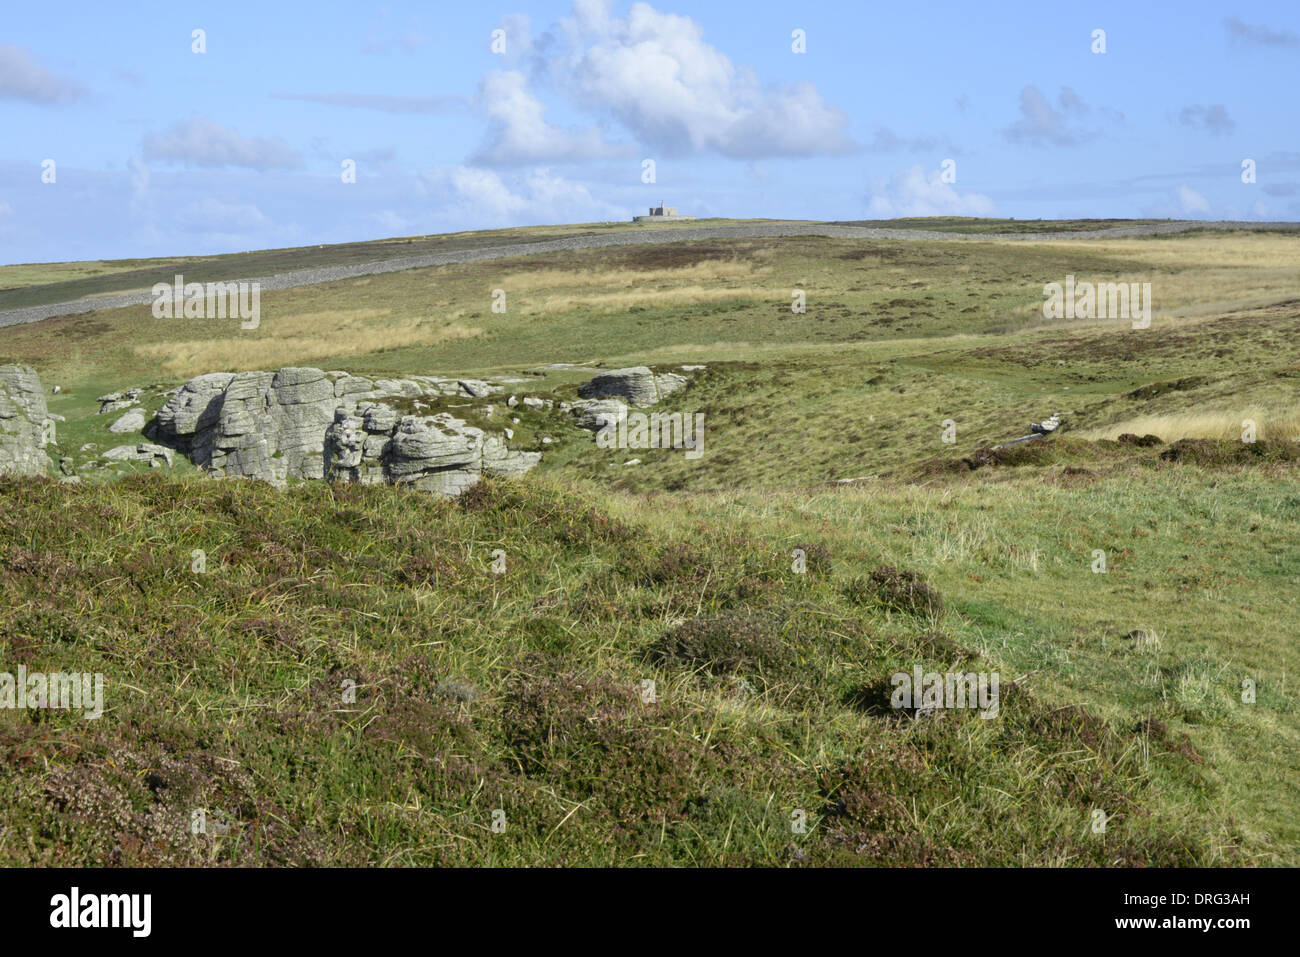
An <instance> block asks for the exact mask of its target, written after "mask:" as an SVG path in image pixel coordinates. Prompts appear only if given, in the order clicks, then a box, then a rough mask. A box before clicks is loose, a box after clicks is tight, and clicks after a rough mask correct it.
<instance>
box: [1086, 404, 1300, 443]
mask: <svg viewBox="0 0 1300 957" xmlns="http://www.w3.org/2000/svg"><path fill="white" fill-rule="evenodd" d="M1248 421H1249V422H1253V423H1254V425H1255V437H1256V438H1259V439H1269V440H1276V441H1284V442H1294V441H1296V440H1298V439H1300V414H1297V413H1296V412H1295V411H1293V410H1289V409H1288V410H1285V411H1280V410H1270V409H1262V408H1248V409H1242V410H1241V411H1238V412H1212V411H1189V412H1174V413H1168V414H1164V415H1139V416H1134V417H1133V418H1128V419H1124V420H1123V421H1122V422H1116V423H1115V424H1113V425H1107V426H1103V427H1101V428H1096V429H1088V430H1085V431H1084V432H1082V433H1081V435H1083V436H1084V437H1086V438H1093V439H1115V438H1119V436H1121V435H1123V434H1125V433H1132V434H1134V435H1156V436H1159V437H1160V439H1161V440H1162V441H1164V442H1176V441H1178V440H1179V439H1230V440H1231V439H1235V440H1237V441H1241V440H1242V435H1243V433H1244V431H1245V430H1246V428H1247V425H1246V423H1247V422H1248Z"/></svg>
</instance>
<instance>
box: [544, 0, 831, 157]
mask: <svg viewBox="0 0 1300 957" xmlns="http://www.w3.org/2000/svg"><path fill="white" fill-rule="evenodd" d="M557 32H558V33H559V34H560V36H561V38H562V39H561V42H560V44H559V45H558V47H557V49H558V52H557V53H556V54H555V55H554V56H552V57H551V58H550V59H549V60H543V61H541V62H539V64H538V68H539V70H541V71H543V72H545V73H546V74H547V75H548V76H549V77H550V79H551V80H552V82H554V84H555V85H556V86H557V87H558V88H559V89H561V90H563V91H564V92H565V93H566V94H567V95H568V96H570V97H571V98H572V99H573V100H574V101H575V102H576V103H578V104H580V105H581V106H583V107H585V108H587V109H590V110H593V111H595V112H597V113H599V114H606V115H610V116H613V117H615V118H617V119H618V120H619V121H620V122H622V123H623V124H624V125H625V126H627V128H628V129H630V130H631V131H632V132H633V133H635V134H636V136H637V137H638V139H639V140H641V141H642V142H643V143H645V144H646V145H648V146H650V147H653V148H655V149H660V150H663V151H664V152H666V153H686V152H705V151H716V152H718V153H721V154H723V155H725V156H732V157H738V158H747V159H752V158H757V157H767V156H819V155H829V154H836V153H845V152H849V151H851V150H852V149H854V148H855V147H854V144H853V143H852V141H851V140H850V139H849V137H848V134H847V132H846V128H847V119H846V118H845V116H844V114H843V113H841V112H840V111H839V110H838V109H836V108H835V107H833V106H831V105H830V104H828V103H826V102H825V101H824V100H823V99H822V97H821V94H819V93H818V92H817V90H816V88H815V87H814V86H813V85H812V84H811V83H800V84H797V85H794V86H782V87H776V88H764V87H763V86H762V85H761V84H760V83H759V81H758V78H757V77H756V76H755V74H754V72H753V71H752V70H750V69H748V68H745V67H737V66H735V65H734V64H732V62H731V60H730V59H728V58H727V56H726V55H725V54H723V53H722V52H721V51H720V50H718V49H717V48H716V47H714V46H712V45H711V44H709V43H708V42H706V41H705V39H704V31H703V28H702V27H701V26H700V25H699V24H698V23H696V22H695V21H694V20H692V19H690V18H689V17H684V16H677V15H675V14H670V13H660V12H659V11H657V10H655V9H654V8H653V7H651V6H650V5H649V4H646V3H635V4H633V6H632V8H631V9H630V10H629V11H628V16H627V18H626V19H616V18H612V17H611V16H610V13H609V4H608V2H607V0H575V3H574V5H573V13H572V15H571V16H570V17H569V18H567V19H566V20H564V21H563V22H562V23H561V25H560V27H559V28H558V31H557Z"/></svg>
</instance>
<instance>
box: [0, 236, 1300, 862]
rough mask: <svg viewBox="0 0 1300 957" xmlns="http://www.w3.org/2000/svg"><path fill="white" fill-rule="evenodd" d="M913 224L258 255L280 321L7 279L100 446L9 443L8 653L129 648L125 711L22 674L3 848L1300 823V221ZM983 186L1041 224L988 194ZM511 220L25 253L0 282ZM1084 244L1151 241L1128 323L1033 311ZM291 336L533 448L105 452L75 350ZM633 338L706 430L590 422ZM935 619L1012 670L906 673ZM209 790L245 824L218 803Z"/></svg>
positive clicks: (219, 349)
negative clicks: (532, 247)
mask: <svg viewBox="0 0 1300 957" xmlns="http://www.w3.org/2000/svg"><path fill="white" fill-rule="evenodd" d="M869 225H874V224H869ZM888 225H890V226H891V228H910V226H913V225H915V226H916V227H917V228H923V229H935V230H939V231H951V232H953V233H954V237H955V238H954V239H953V240H932V239H922V240H910V241H896V240H863V239H836V238H825V237H812V236H803V237H788V238H779V239H773V238H768V239H734V240H732V239H727V240H720V239H707V240H701V241H696V242H673V243H666V244H663V245H655V246H643V247H611V248H604V249H582V250H565V251H552V252H541V253H536V254H533V255H524V256H519V257H516V258H510V259H504V260H494V261H488V262H470V263H462V264H454V265H446V266H437V267H431V268H423V269H412V270H406V271H400V272H391V273H385V274H382V275H374V276H364V277H361V278H355V279H347V280H342V281H338V282H330V283H323V284H318V285H312V286H304V287H301V288H296V289H284V290H272V291H267V292H264V293H263V295H262V300H261V321H260V324H259V326H258V328H256V329H254V330H242V329H240V327H239V324H238V322H236V321H228V320H184V319H156V318H154V317H153V316H152V314H151V311H150V309H149V307H148V306H140V307H132V308H126V309H114V310H101V311H98V312H93V313H89V314H85V315H80V316H71V317H67V318H58V319H47V320H44V321H41V322H37V323H33V324H30V325H25V326H15V327H9V328H3V329H0V364H3V363H20V364H25V365H30V366H32V367H33V368H34V369H36V370H37V371H38V372H39V374H40V377H41V380H42V382H43V383H44V384H45V387H46V393H47V395H46V399H47V401H48V406H49V411H50V412H51V413H53V414H55V415H57V416H60V417H62V419H61V421H59V422H58V430H57V441H58V445H57V449H55V448H51V449H50V450H49V451H50V452H51V454H52V456H53V457H54V459H55V461H56V463H57V462H58V461H59V459H60V458H64V459H66V461H65V462H63V463H62V465H63V470H64V473H65V474H67V475H75V476H77V477H78V478H79V479H80V481H79V482H77V483H75V484H69V483H60V482H58V481H56V480H55V479H56V478H57V475H52V477H51V478H50V479H49V480H23V479H16V478H11V479H5V480H2V481H0V502H2V503H3V508H2V509H0V524H2V525H3V529H4V531H3V534H0V565H3V567H4V568H5V575H4V578H3V588H4V591H5V594H4V601H3V604H2V605H0V622H2V623H3V627H2V628H0V671H10V672H12V671H14V670H15V668H16V667H17V666H18V665H19V664H21V665H23V666H24V667H25V668H26V669H27V670H28V671H29V672H35V671H57V670H60V669H63V670H69V669H72V668H73V667H74V665H75V667H76V669H77V670H81V671H88V672H102V673H103V674H104V675H105V679H106V686H107V691H106V699H107V704H106V710H105V714H104V716H103V718H102V719H99V720H94V721H84V720H82V718H81V717H80V716H79V715H74V714H63V713H58V712H40V711H29V712H21V711H0V749H3V753H4V755H5V757H6V758H7V760H6V761H5V762H4V771H3V772H0V773H3V775H4V777H5V784H6V787H5V789H4V793H5V795H6V796H5V797H2V798H0V852H2V853H3V854H4V857H5V859H6V860H9V861H14V862H26V863H45V864H126V865H136V864H156V863H199V862H205V861H209V862H220V863H235V864H248V863H259V864H260V863H270V864H397V865H413V864H481V863H489V864H524V863H526V864H538V865H540V864H629V865H636V864H713V865H726V864H767V865H786V864H803V863H811V864H835V865H840V864H887V865H894V864H955V865H976V864H980V865H1087V864H1091V865H1121V866H1123V865H1174V866H1184V865H1209V864H1233V865H1279V864H1285V865H1295V864H1296V863H1297V862H1298V861H1300V858H1298V857H1297V852H1296V847H1297V844H1298V842H1300V827H1298V826H1297V816H1296V813H1295V812H1296V809H1297V807H1300V764H1298V761H1300V759H1298V758H1297V755H1300V717H1298V715H1297V709H1296V707H1295V702H1294V695H1293V693H1292V692H1291V691H1290V690H1289V688H1288V685H1287V681H1288V676H1287V671H1288V659H1289V658H1293V657H1294V655H1293V654H1292V652H1293V651H1294V649H1295V637H1294V623H1295V622H1296V621H1297V620H1300V609H1298V608H1297V598H1296V596H1297V595H1300V589H1297V588H1296V585H1297V584H1300V491H1298V489H1297V477H1298V474H1300V465H1298V464H1297V463H1298V462H1300V444H1297V443H1298V442H1300V402H1297V389H1298V388H1300V337H1298V336H1297V331H1300V298H1297V297H1298V295H1300V294H1298V293H1297V289H1300V235H1296V234H1294V233H1287V232H1267V231H1261V232H1244V231H1243V232H1230V231H1222V230H1220V231H1203V232H1187V233H1183V234H1178V235H1167V236H1148V237H1140V238H1139V237H1134V238H1125V237H1120V238H1113V237H1107V238H1087V233H1088V232H1089V231H1090V230H1091V229H1092V228H1094V224H1089V223H1082V224H1081V223H1073V224H1060V223H1057V224H1053V223H1043V224H1041V227H1048V226H1051V227H1054V228H1053V230H1052V231H1053V232H1078V233H1079V235H1080V238H1078V239H1068V240H1063V239H1050V240H1041V239H1036V238H1034V237H1033V235H1032V233H1033V232H1036V231H1038V230H1039V228H1040V224H1037V223H1035V224H1033V227H1032V228H1030V226H1029V225H1028V224H1026V225H1024V226H1023V227H1012V229H1006V228H1005V227H1007V226H1008V225H1009V224H1006V223H995V224H988V227H987V228H982V227H980V225H979V223H978V222H975V223H963V222H961V221H953V222H944V223H933V222H927V221H924V220H922V221H918V222H917V223H915V224H910V223H905V222H899V221H890V223H889V224H888ZM1116 225H1120V224H1118V223H1102V224H1096V228H1105V227H1111V226H1116ZM993 226H996V227H997V230H996V231H997V232H1003V231H1014V230H1016V229H1019V228H1023V229H1025V230H1026V232H1027V233H1028V235H1027V236H1026V237H1025V238H1021V239H1018V240H1016V241H1014V242H1013V241H1009V240H1008V241H1001V240H997V239H989V238H987V237H985V238H982V239H978V240H976V239H972V238H970V236H969V234H973V233H979V232H988V231H989V229H991V228H992V227H993ZM585 229H587V227H581V228H578V227H573V228H565V227H557V228H556V230H554V231H549V230H536V231H533V232H531V233H527V234H526V235H518V234H516V235H512V236H511V237H510V238H509V239H508V241H509V242H523V241H530V240H529V239H528V238H527V236H533V237H535V238H537V239H539V240H540V239H545V238H548V237H549V236H552V235H556V234H562V233H565V232H566V230H569V231H572V230H579V231H580V230H585ZM963 237H964V238H963ZM500 241H501V237H500V236H499V235H498V234H462V235H459V236H454V237H420V238H417V239H412V240H402V241H390V242H388V243H380V244H357V247H356V248H352V247H348V248H343V247H331V248H330V249H328V250H317V249H316V248H315V247H311V248H307V249H302V250H281V251H276V252H274V253H253V254H246V255H247V256H248V257H251V258H249V259H246V260H244V261H240V262H238V263H237V264H236V265H235V266H232V265H230V264H228V263H225V262H222V261H220V260H209V261H204V262H201V263H200V262H195V261H189V260H169V261H166V262H133V263H129V264H58V265H57V266H45V267H5V268H4V269H0V285H4V286H7V287H9V288H8V289H7V291H5V292H3V293H0V308H18V307H20V306H23V305H29V304H34V303H49V302H59V301H64V300H65V299H70V298H76V297H80V296H83V295H94V294H102V293H106V292H112V291H115V290H127V289H135V288H139V287H141V286H148V285H149V282H150V279H151V277H161V279H162V280H167V279H170V275H171V273H173V272H175V271H184V272H185V273H186V278H187V279H191V278H192V279H194V280H202V279H204V278H208V277H209V276H212V277H218V278H229V277H230V274H228V273H225V272H223V270H226V269H228V268H238V274H239V275H257V274H262V272H263V271H264V270H265V271H268V272H269V271H278V270H280V269H281V268H302V267H306V266H312V265H318V264H320V263H322V262H324V261H325V260H324V259H323V258H322V257H325V256H326V255H327V254H328V257H329V261H330V262H346V261H353V262H362V261H369V259H367V257H370V259H378V258H385V257H388V256H392V255H399V254H405V253H395V252H394V250H395V249H396V248H397V247H398V246H400V245H403V244H409V245H410V247H411V255H417V254H420V253H423V252H428V251H432V250H437V249H446V248H466V249H469V248H475V247H476V246H485V245H492V244H496V243H498V242H500ZM258 257H261V258H258ZM206 270H212V272H211V273H208V272H205V271H206ZM191 272H192V273H193V275H191ZM201 273H202V275H200V274H201ZM1067 276H1073V277H1078V279H1079V280H1080V281H1084V280H1086V281H1090V282H1098V283H1100V282H1117V283H1118V282H1124V283H1139V284H1141V283H1150V284H1151V289H1152V294H1151V295H1152V302H1153V303H1154V306H1153V317H1152V321H1151V323H1150V326H1149V328H1141V329H1135V328H1133V326H1132V323H1130V322H1129V320H1128V319H1087V318H1085V319H1047V318H1044V314H1043V302H1044V294H1043V287H1044V285H1045V284H1048V283H1053V282H1057V283H1060V282H1064V281H1065V280H1066V277H1067ZM494 290H502V291H503V292H504V301H505V304H506V305H505V311H504V312H498V311H494V310H493V303H494V301H495V300H494ZM799 291H802V293H803V294H804V297H805V299H806V304H807V308H806V312H792V311H791V303H792V301H793V300H794V299H795V298H796V296H797V294H798V292H799ZM283 366H304V367H314V368H319V369H323V370H347V371H348V372H349V373H352V374H354V375H360V376H369V377H381V376H391V377H401V376H403V375H412V374H416V375H425V376H446V377H451V378H452V379H453V380H454V379H455V378H456V377H462V378H464V377H472V378H474V379H485V378H492V379H493V381H497V380H500V381H502V382H510V383H513V384H512V385H510V386H509V387H508V389H507V390H506V391H505V392H502V393H500V394H499V395H495V396H492V397H490V398H489V400H485V401H490V402H491V403H492V404H493V406H494V411H492V412H488V411H487V410H486V409H485V408H484V407H483V404H484V403H483V402H471V401H469V400H467V399H466V398H465V397H463V396H460V397H456V396H452V397H447V398H445V399H441V400H435V401H432V402H431V404H430V406H429V408H427V409H423V408H422V409H421V411H424V412H430V413H432V412H448V413H451V414H455V415H458V416H461V417H468V418H469V419H470V420H471V421H472V422H473V423H474V424H476V425H478V426H480V427H482V428H485V429H495V430H498V431H499V430H500V429H501V428H503V427H506V426H508V427H509V428H510V430H511V434H512V438H511V439H510V441H511V445H512V448H517V449H520V450H527V451H531V452H540V453H541V463H540V465H538V466H537V468H536V469H534V470H533V471H532V472H531V473H529V474H528V475H526V476H524V477H523V478H521V479H519V480H517V481H512V482H507V481H498V480H489V481H485V482H483V483H480V484H479V485H477V486H475V487H474V488H472V489H471V490H470V491H468V492H466V493H465V494H464V495H462V496H461V497H460V498H459V499H455V500H443V499H440V498H435V497H433V496H430V495H426V494H423V493H419V492H413V491H409V490H404V489H401V488H394V487H388V486H379V487H359V486H353V485H345V484H337V483H336V484H329V483H323V482H315V481H305V482H301V483H298V482H292V483H290V486H289V487H288V488H274V487H271V486H270V485H267V484H265V483H261V482H235V481H224V482H214V481H209V480H206V479H204V478H202V476H201V475H200V474H199V470H198V469H197V468H195V466H194V465H193V464H191V463H190V462H188V461H187V460H186V458H185V457H184V456H181V455H178V456H177V458H176V461H175V464H174V465H173V466H172V467H171V468H150V467H149V466H148V465H145V464H140V465H129V464H113V463H111V462H109V461H108V460H106V459H105V458H104V457H103V452H104V451H106V450H107V449H109V448H111V447H113V446H117V445H121V444H123V443H130V442H140V441H144V440H145V436H144V435H143V434H140V433H131V434H124V435H113V434H110V433H109V432H108V430H107V426H108V425H109V424H110V423H111V422H113V421H114V420H115V419H116V418H117V416H116V415H101V414H98V413H99V409H100V405H101V403H100V402H99V401H98V397H99V396H101V395H103V394H106V393H117V392H121V391H123V390H126V389H132V388H139V389H142V390H144V391H143V392H142V396H141V400H140V401H141V404H142V405H143V407H144V411H145V412H146V413H147V415H148V416H152V415H153V414H154V413H156V412H157V411H158V410H159V409H160V408H161V407H162V406H163V404H164V402H165V401H167V392H168V390H171V389H174V388H175V387H177V386H179V385H181V384H182V383H184V382H185V381H186V380H188V379H190V378H192V377H194V376H197V375H201V374H204V373H210V372H241V371H244V370H251V369H265V370H275V369H277V368H280V367H283ZM632 366H649V367H651V368H652V369H654V370H655V371H656V372H658V373H660V374H678V373H681V372H682V371H683V370H682V367H683V366H685V367H689V368H691V369H692V372H691V374H690V377H689V384H688V385H687V386H686V387H685V388H683V390H682V391H680V392H677V393H674V394H673V395H672V396H671V397H670V399H669V400H666V401H665V402H664V403H663V404H662V407H663V408H665V409H667V410H671V411H680V412H684V413H685V412H689V413H703V414H704V416H705V421H706V423H707V439H706V442H705V447H704V454H702V455H701V456H699V457H688V456H686V455H683V454H682V452H681V450H673V449H649V450H637V451H630V450H605V449H600V448H598V447H597V446H596V443H595V442H593V440H592V435H591V433H590V432H588V431H583V430H582V429H579V428H577V427H576V426H575V424H574V421H573V416H572V415H570V414H569V413H568V412H566V411H563V410H562V408H561V404H562V403H572V402H575V401H577V400H578V398H579V387H580V386H582V385H583V383H586V382H588V381H589V380H590V379H591V378H592V376H593V375H594V374H595V373H596V372H597V371H599V370H602V369H620V368H626V367H632ZM695 367H702V368H695ZM55 385H57V386H58V387H59V391H58V393H57V394H54V393H52V391H51V389H52V387H53V386H55ZM512 392H517V393H518V394H519V395H520V396H524V395H527V396H530V397H533V398H535V399H536V400H538V401H537V402H536V404H535V405H523V404H520V405H518V406H517V407H510V408H509V409H508V410H507V409H506V408H505V406H504V405H503V402H504V398H505V396H506V395H508V394H510V393H512ZM1053 412H1059V413H1061V414H1062V417H1063V419H1064V422H1065V426H1064V427H1063V428H1062V429H1061V430H1060V432H1059V433H1057V434H1054V435H1053V436H1051V437H1049V438H1046V439H1042V440H1039V441H1035V442H1030V443H1027V444H1025V445H1022V446H1014V447H1010V448H1008V449H1002V450H997V451H993V450H992V447H993V446H995V445H997V444H998V443H1001V442H1003V441H1006V440H1008V439H1013V438H1017V437H1020V436H1023V435H1024V434H1026V432H1027V431H1028V425H1029V423H1030V422H1031V421H1033V422H1038V421H1040V420H1042V419H1044V418H1046V417H1047V416H1048V415H1050V414H1051V413H1053ZM506 417H509V418H510V419H517V420H518V421H517V422H508V421H507V418H506ZM1244 420H1250V421H1251V422H1252V423H1254V424H1255V426H1256V429H1257V435H1253V436H1252V438H1255V439H1256V440H1255V441H1251V442H1243V441H1242V439H1241V433H1242V423H1243V421H1244ZM949 423H951V425H949ZM634 460H635V461H636V463H637V464H626V463H628V462H630V461H634ZM196 549H198V550H201V551H202V552H203V554H204V556H205V561H206V570H205V571H203V572H201V573H198V572H194V571H192V556H193V554H194V552H195V550H196ZM796 549H797V550H800V552H801V553H802V555H803V556H804V559H805V561H806V568H805V569H804V570H802V571H798V570H796V569H795V567H794V566H795V565H796V564H797V562H796V561H795V555H794V554H793V553H794V552H795V550H796ZM496 550H500V552H502V553H504V555H503V556H502V558H503V560H504V570H502V569H501V567H500V565H499V564H498V565H497V567H496V568H494V567H493V566H494V562H497V561H498V556H497V555H494V552H495V551H496ZM1098 550H1101V551H1102V552H1104V554H1105V560H1106V567H1105V571H1104V572H1098V571H1096V570H1095V568H1096V554H1097V551H1098ZM917 666H920V667H921V668H922V670H923V671H926V672H929V671H937V672H944V671H950V670H960V671H974V672H981V673H988V672H997V673H998V674H999V675H1000V677H1001V704H1000V708H999V713H998V716H997V717H996V718H995V719H992V720H988V719H985V718H982V717H981V715H980V714H979V713H972V712H971V711H969V710H967V711H963V710H942V709H941V710H939V711H937V712H932V711H929V710H927V709H921V710H920V711H916V710H915V709H899V708H897V707H892V706H891V702H890V680H891V676H892V675H894V674H897V673H900V672H903V673H910V672H912V670H913V669H914V667H917ZM1245 680H1249V681H1250V682H1253V687H1254V688H1255V689H1256V697H1255V699H1254V700H1253V701H1249V702H1248V701H1245V700H1243V686H1242V683H1243V681H1245ZM647 681H652V682H653V694H649V693H648V692H647V691H646V689H647V688H648V687H649V686H648V685H644V684H643V682H647ZM348 683H351V684H348ZM349 687H351V688H353V689H354V690H355V696H354V697H351V696H348V695H347V694H346V690H347V688H349ZM196 808H203V809H207V810H208V811H209V813H210V816H211V817H213V818H221V819H222V820H224V821H226V822H228V823H229V825H230V827H229V832H228V833H223V834H221V835H217V836H212V835H208V836H204V837H201V838H195V836H194V835H192V834H191V817H192V811H193V810H194V809H196ZM497 810H501V811H504V820H505V821H506V822H507V823H506V825H505V830H504V832H503V833H498V832H497V831H494V830H493V821H494V811H497ZM1098 810H1100V811H1102V812H1103V813H1104V815H1105V819H1106V821H1107V824H1106V828H1105V831H1104V833H1096V832H1094V830H1093V824H1094V822H1095V820H1096V818H1095V812H1096V811H1098ZM795 821H801V822H806V827H805V828H804V829H803V830H802V831H800V830H797V829H795V828H794V827H792V822H795Z"/></svg>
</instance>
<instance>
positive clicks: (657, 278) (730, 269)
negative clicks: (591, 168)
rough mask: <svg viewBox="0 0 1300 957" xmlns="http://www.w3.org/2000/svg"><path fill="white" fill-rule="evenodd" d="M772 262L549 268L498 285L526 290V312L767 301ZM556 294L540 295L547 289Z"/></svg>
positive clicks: (521, 302) (522, 305) (521, 305)
mask: <svg viewBox="0 0 1300 957" xmlns="http://www.w3.org/2000/svg"><path fill="white" fill-rule="evenodd" d="M770 271H771V267H768V266H756V265H755V264H754V263H753V262H746V261H741V260H736V259H718V260H708V261H706V262H700V263H695V264H693V265H690V266H682V267H680V268H674V269H574V270H564V269H546V270H540V271H537V272H526V273H513V274H509V275H506V276H504V277H502V279H501V280H500V282H499V284H498V288H501V289H504V290H506V294H507V296H509V295H510V293H511V291H512V290H527V293H528V294H527V295H523V294H520V295H519V297H518V299H517V300H516V302H517V308H518V309H519V311H520V312H521V313H522V314H523V315H534V316H535V315H544V314H554V313H559V312H567V311H568V310H571V309H576V308H587V309H598V310H602V311H606V312H616V311H619V310H626V309H629V308H631V307H633V306H639V305H656V306H662V305H664V304H671V305H687V304H690V303H698V302H718V301H721V300H729V299H768V298H771V297H772V296H774V295H777V293H776V292H774V291H773V290H770V289H765V288H763V287H761V286H758V285H755V280H758V279H760V278H762V277H763V276H765V275H766V274H767V273H769V272H770ZM548 291H550V292H553V293H554V294H553V295H538V294H539V293H543V292H548Z"/></svg>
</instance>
